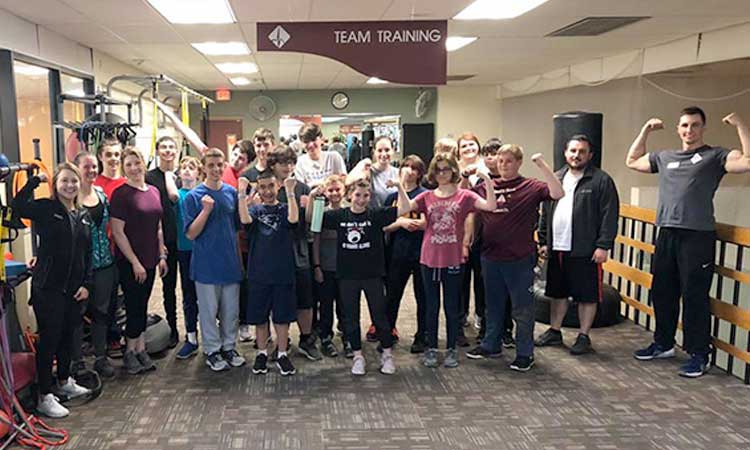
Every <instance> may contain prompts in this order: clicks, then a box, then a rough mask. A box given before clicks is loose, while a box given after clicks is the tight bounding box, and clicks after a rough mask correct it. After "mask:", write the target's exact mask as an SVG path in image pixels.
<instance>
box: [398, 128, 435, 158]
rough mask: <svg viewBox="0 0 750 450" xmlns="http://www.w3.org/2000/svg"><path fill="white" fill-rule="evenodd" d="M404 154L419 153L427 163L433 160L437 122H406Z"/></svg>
mask: <svg viewBox="0 0 750 450" xmlns="http://www.w3.org/2000/svg"><path fill="white" fill-rule="evenodd" d="M402 129H403V136H404V147H403V155H404V156H408V155H417V156H419V157H420V158H422V161H424V163H425V164H426V165H429V164H430V161H432V148H433V147H434V146H435V124H432V123H405V124H404V125H403V127H402Z"/></svg>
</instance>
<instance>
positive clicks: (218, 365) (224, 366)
mask: <svg viewBox="0 0 750 450" xmlns="http://www.w3.org/2000/svg"><path fill="white" fill-rule="evenodd" d="M206 365H207V366H208V367H210V368H211V370H213V371H214V372H221V371H222V370H229V363H228V362H226V361H224V357H223V356H221V353H220V352H214V353H211V354H210V355H208V357H206Z"/></svg>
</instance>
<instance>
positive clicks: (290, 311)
mask: <svg viewBox="0 0 750 450" xmlns="http://www.w3.org/2000/svg"><path fill="white" fill-rule="evenodd" d="M294 297H295V296H294V286H293V285H291V284H264V283H253V284H252V286H250V289H249V301H248V303H247V314H246V317H245V319H246V320H247V323H248V324H250V325H263V324H266V323H268V318H269V317H270V318H271V319H272V320H273V323H275V324H285V323H291V322H294V321H295V320H297V308H296V300H295V298H294Z"/></svg>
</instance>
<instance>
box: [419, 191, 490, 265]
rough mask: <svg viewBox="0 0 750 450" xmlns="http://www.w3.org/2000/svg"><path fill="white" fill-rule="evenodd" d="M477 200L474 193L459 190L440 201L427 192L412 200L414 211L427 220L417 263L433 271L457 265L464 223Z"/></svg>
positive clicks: (459, 261)
mask: <svg viewBox="0 0 750 450" xmlns="http://www.w3.org/2000/svg"><path fill="white" fill-rule="evenodd" d="M480 198H481V197H480V196H479V195H477V194H476V193H475V192H472V191H470V190H467V189H459V190H457V191H456V193H455V194H453V195H451V196H450V197H445V198H441V197H438V196H437V195H435V192H434V191H427V192H423V193H421V194H419V195H418V196H417V197H416V198H415V199H414V201H415V202H417V211H418V212H420V213H424V214H425V215H426V216H427V228H426V229H425V232H424V239H422V255H421V257H420V259H419V262H421V263H422V264H424V265H425V266H427V267H432V268H437V269H442V268H444V267H455V266H459V265H461V263H462V262H463V261H462V260H463V258H462V257H461V247H462V246H463V240H464V222H465V221H466V216H467V215H469V213H471V212H473V211H474V204H475V203H476V201H477V199H480Z"/></svg>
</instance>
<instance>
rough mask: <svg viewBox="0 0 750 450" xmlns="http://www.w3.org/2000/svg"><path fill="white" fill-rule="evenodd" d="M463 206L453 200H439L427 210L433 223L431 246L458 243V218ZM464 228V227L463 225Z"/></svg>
mask: <svg viewBox="0 0 750 450" xmlns="http://www.w3.org/2000/svg"><path fill="white" fill-rule="evenodd" d="M460 212H461V205H460V204H459V203H457V202H455V201H453V200H452V199H451V200H438V201H436V202H435V203H433V204H431V205H430V206H429V207H428V208H427V213H428V214H429V215H430V219H432V220H431V223H432V232H433V234H432V236H431V237H430V243H431V244H453V243H456V242H458V235H457V234H456V229H457V228H458V223H457V221H456V217H457V216H458V214H459V213H460ZM462 226H463V225H462Z"/></svg>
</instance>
